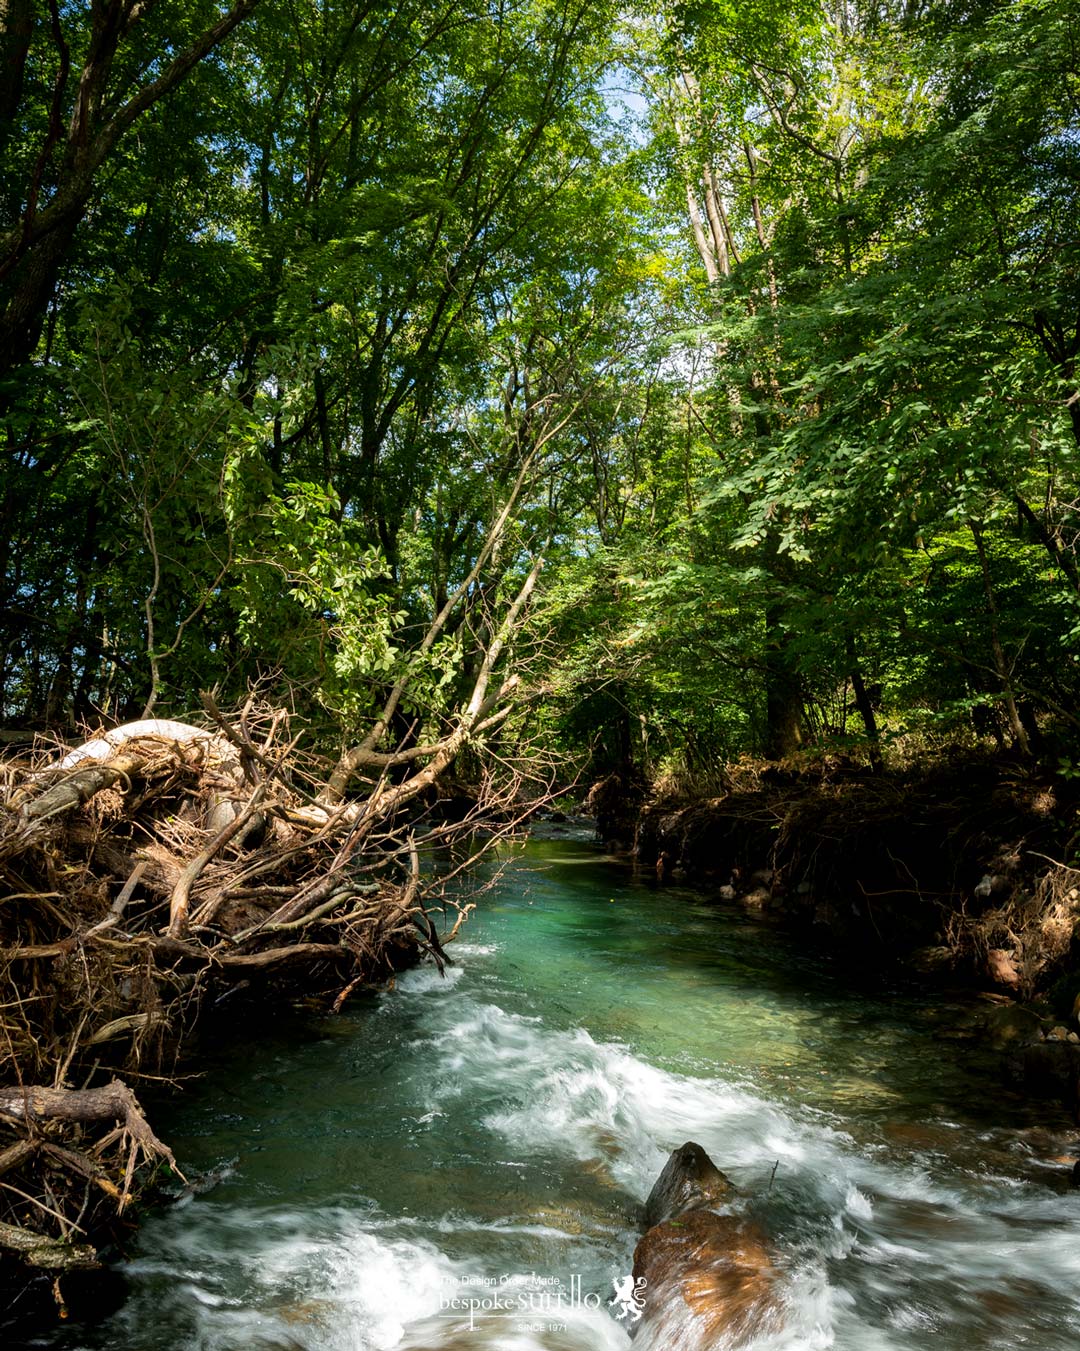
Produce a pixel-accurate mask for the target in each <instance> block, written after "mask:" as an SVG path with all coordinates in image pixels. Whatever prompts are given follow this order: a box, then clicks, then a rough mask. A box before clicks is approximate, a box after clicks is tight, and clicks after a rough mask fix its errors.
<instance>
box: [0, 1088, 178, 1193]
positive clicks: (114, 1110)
mask: <svg viewBox="0 0 1080 1351" xmlns="http://www.w3.org/2000/svg"><path fill="white" fill-rule="evenodd" d="M0 1117H6V1118H8V1120H11V1121H16V1122H18V1123H20V1124H26V1125H36V1124H40V1123H41V1122H45V1121H66V1122H74V1123H78V1124H79V1125H87V1124H90V1123H97V1122H101V1121H115V1122H120V1123H122V1125H123V1128H124V1130H125V1131H126V1132H127V1134H128V1135H129V1136H130V1137H131V1139H132V1140H133V1141H135V1142H136V1143H137V1144H138V1145H140V1146H141V1147H142V1149H143V1150H144V1151H145V1152H146V1154H147V1155H148V1156H157V1157H158V1158H161V1159H164V1160H165V1161H166V1162H167V1163H169V1164H170V1166H171V1167H172V1168H174V1169H175V1168H176V1159H175V1158H174V1157H173V1152H172V1150H171V1149H170V1148H169V1146H168V1145H166V1144H163V1143H162V1141H160V1140H159V1139H158V1138H157V1136H156V1135H155V1134H154V1132H153V1131H152V1130H151V1129H150V1125H149V1123H148V1122H147V1120H146V1117H145V1116H143V1112H142V1108H141V1107H140V1106H139V1102H138V1099H137V1098H136V1097H135V1094H134V1093H133V1092H132V1091H131V1089H130V1088H128V1086H127V1084H124V1083H121V1081H120V1080H119V1079H113V1080H111V1081H110V1082H109V1083H107V1084H104V1085H103V1086H102V1087H101V1088H42V1087H33V1088H29V1087H28V1088H3V1089H0ZM177 1171H179V1170H177Z"/></svg>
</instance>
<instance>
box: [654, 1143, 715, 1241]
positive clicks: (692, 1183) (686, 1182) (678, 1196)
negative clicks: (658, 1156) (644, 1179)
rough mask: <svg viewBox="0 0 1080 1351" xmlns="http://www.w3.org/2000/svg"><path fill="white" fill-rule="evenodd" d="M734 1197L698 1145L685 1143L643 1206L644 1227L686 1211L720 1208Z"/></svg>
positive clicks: (676, 1152) (656, 1182)
mask: <svg viewBox="0 0 1080 1351" xmlns="http://www.w3.org/2000/svg"><path fill="white" fill-rule="evenodd" d="M734 1195H735V1186H734V1184H733V1183H732V1181H731V1179H730V1178H729V1177H726V1176H725V1175H724V1174H723V1173H722V1172H721V1171H720V1169H719V1168H717V1166H716V1164H715V1163H713V1161H712V1159H710V1158H709V1156H708V1154H706V1153H705V1151H704V1150H703V1149H702V1147H701V1146H700V1145H696V1144H694V1142H693V1140H687V1142H686V1144H685V1145H680V1146H679V1148H678V1149H676V1150H673V1151H672V1154H671V1157H670V1158H669V1159H668V1161H667V1163H665V1164H664V1169H663V1172H662V1173H661V1174H660V1176H659V1177H658V1178H657V1179H656V1181H655V1182H654V1183H653V1189H652V1191H651V1192H650V1193H649V1199H648V1200H647V1201H646V1202H645V1225H646V1227H647V1228H650V1229H651V1228H652V1226H653V1225H654V1224H663V1222H664V1221H665V1220H671V1219H674V1218H675V1216H676V1215H681V1214H682V1213H683V1212H684V1211H686V1210H697V1209H700V1208H701V1207H703V1206H716V1205H722V1204H723V1203H724V1202H725V1201H727V1200H729V1199H730V1198H731V1197H733V1196H734Z"/></svg>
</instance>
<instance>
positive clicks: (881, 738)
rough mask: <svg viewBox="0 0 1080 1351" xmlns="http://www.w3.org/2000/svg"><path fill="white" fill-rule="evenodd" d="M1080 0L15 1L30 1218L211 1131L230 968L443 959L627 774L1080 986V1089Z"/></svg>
mask: <svg viewBox="0 0 1080 1351" xmlns="http://www.w3.org/2000/svg"><path fill="white" fill-rule="evenodd" d="M1075 18H1076V15H1075V9H1074V7H1073V6H1071V5H1070V4H1068V3H1066V2H1065V0H1040V2H1039V3H1035V0H993V2H992V3H991V2H990V0H986V2H984V0H955V2H954V0H945V2H944V3H942V2H941V0H934V2H933V3H930V2H929V0H740V2H739V3H734V0H709V2H708V3H704V2H703V3H696V2H694V0H684V2H682V3H680V2H678V0H674V2H673V3H671V4H665V5H663V6H661V7H660V8H659V9H657V7H655V6H644V5H641V6H639V5H634V4H631V5H614V4H610V3H607V2H606V0H599V2H598V0H588V3H586V2H585V0H507V3H500V4H495V5H486V6H477V5H471V4H468V3H461V0H443V2H442V3H440V4H437V5H434V6H432V5H431V4H429V3H424V4H421V3H419V0H389V2H388V3H384V2H383V0H355V2H354V0H311V2H310V3H309V2H308V0H303V2H302V3H299V4H291V5H284V4H280V3H278V2H277V0H237V3H235V4H234V5H233V6H232V7H226V6H224V5H217V4H213V3H210V2H209V0H143V2H142V3H136V2H135V0H88V2H87V3H86V4H83V5H76V6H74V7H71V6H61V5H58V4H55V3H52V2H51V0H50V2H49V3H42V2H41V0H7V2H6V3H5V4H4V5H3V7H2V8H0V72H2V74H0V435H2V437H3V442H4V450H5V455H4V459H3V463H2V466H0V521H2V529H0V671H2V688H3V696H2V698H3V704H2V708H0V720H2V724H3V729H4V730H3V735H4V738H5V742H6V744H7V745H8V747H9V752H10V753H9V755H8V759H7V764H6V767H5V769H4V802H5V812H6V817H5V830H4V836H3V840H2V842H0V871H2V874H3V886H4V895H3V897H2V898H0V945H2V951H0V972H2V974H3V989H4V994H3V997H2V999H0V1048H2V1049H0V1055H2V1057H3V1087H2V1089H0V1255H2V1260H3V1263H4V1265H5V1268H6V1269H13V1270H14V1269H17V1270H18V1271H19V1273H21V1274H25V1264H26V1263H27V1262H29V1263H30V1264H31V1266H32V1267H33V1269H34V1270H36V1271H38V1272H42V1273H45V1278H44V1279H45V1280H46V1283H47V1285H48V1286H49V1288H50V1289H51V1290H52V1292H53V1294H54V1295H55V1298H56V1299H57V1300H58V1301H59V1302H60V1303H61V1304H62V1302H63V1299H64V1284H63V1283H64V1281H65V1280H67V1279H68V1277H67V1275H65V1274H64V1273H66V1272H69V1271H70V1269H71V1268H77V1267H80V1266H86V1265H88V1264H93V1263H94V1262H95V1261H96V1260H97V1257H96V1253H95V1245H96V1244H97V1243H98V1242H99V1241H100V1240H102V1239H103V1238H105V1237H107V1236H108V1234H109V1233H110V1232H112V1231H113V1229H114V1227H115V1221H116V1219H117V1217H118V1216H119V1217H120V1218H121V1219H123V1217H124V1216H126V1214H127V1213H128V1211H129V1210H130V1207H131V1205H132V1203H133V1199H134V1197H135V1196H136V1194H137V1192H138V1190H139V1188H140V1186H141V1185H143V1184H145V1183H146V1181H147V1179H148V1178H149V1176H150V1175H151V1174H152V1173H153V1171H154V1167H155V1166H157V1167H158V1169H159V1173H160V1171H161V1166H162V1165H163V1164H164V1165H166V1166H168V1167H173V1166H174V1165H173V1162H172V1160H171V1157H170V1154H169V1149H168V1145H167V1143H165V1142H162V1141H160V1140H159V1139H158V1138H157V1136H156V1135H155V1134H154V1133H153V1131H152V1129H151V1126H150V1124H148V1121H147V1119H146V1116H145V1115H144V1113H143V1112H142V1110H141V1108H140V1107H139V1104H138V1101H137V1099H136V1097H135V1093H134V1090H135V1089H137V1088H138V1087H139V1086H140V1084H141V1083H142V1082H143V1081H144V1080H147V1081H152V1080H153V1079H154V1078H155V1077H157V1076H160V1075H163V1074H166V1075H167V1074H169V1073H173V1072H175V1070H176V1068H177V1066H178V1064H181V1063H187V1062H184V1061H178V1060H177V1057H178V1056H183V1055H185V1054H186V1055H191V1054H192V1051H191V1046H192V1044H193V1043H192V1033H193V1029H194V1028H195V1026H196V1024H197V1023H199V1022H201V1021H204V1020H205V1018H206V1016H207V1015H208V1014H209V1013H210V1011H211V1010H212V1009H213V1008H215V1007H216V1006H217V1005H218V1004H219V1003H220V1001H221V1000H222V999H224V998H226V996H228V997H229V998H230V999H232V997H233V995H234V994H235V995H236V996H237V997H238V998H249V999H250V998H258V999H263V1000H268V1001H270V1002H271V1003H273V1001H275V1000H280V999H282V998H283V997H288V996H290V995H293V996H295V995H299V994H301V993H307V994H316V993H317V994H318V995H320V996H322V997H323V998H324V999H326V1001H327V1002H328V1003H329V1004H330V1005H331V1006H334V1007H341V1005H342V1004H343V1002H344V1001H345V1000H346V999H348V997H349V996H350V994H351V993H352V992H353V991H357V990H360V989H362V988H364V987H365V986H368V985H371V984H372V983H377V982H379V981H382V980H385V979H388V978H390V976H391V973H392V972H393V970H394V969H395V968H396V967H397V966H399V965H401V964H402V963H405V962H408V961H410V960H415V959H416V957H417V956H418V955H419V953H420V952H421V951H425V950H426V951H428V952H430V953H432V954H433V955H434V956H435V958H436V959H437V960H438V961H440V962H441V961H442V960H443V952H442V945H443V942H444V941H445V940H446V939H447V938H448V937H449V936H450V935H451V934H452V933H453V932H454V930H455V928H456V926H457V924H458V922H459V920H460V917H461V915H462V913H463V912H464V911H465V910H466V909H467V906H468V905H469V904H470V902H469V901H468V899H467V892H466V891H465V890H463V889H462V887H461V885H460V883H459V881H458V878H459V874H460V872H461V870H463V869H464V867H465V865H466V864H467V862H468V860H469V858H470V857H471V856H472V854H473V853H474V852H475V851H476V848H477V846H476V837H475V832H474V831H473V827H474V826H475V825H476V824H477V822H478V821H479V820H480V819H483V821H484V823H485V826H486V829H487V830H488V831H489V832H490V831H491V830H495V831H499V830H507V829H512V828H513V826H514V825H515V823H516V822H517V821H519V820H520V819H521V818H522V817H523V816H524V815H525V814H526V813H527V812H528V811H529V809H530V808H531V807H532V806H534V805H535V804H536V803H537V802H542V801H544V800H546V799H547V798H548V797H549V796H550V794H551V793H553V792H555V791H558V790H560V789H568V788H573V789H574V790H575V791H576V786H577V785H585V784H589V783H593V784H595V785H597V786H596V787H595V789H594V791H593V794H592V799H591V800H592V802H593V805H594V808H595V810H596V812H597V815H598V820H599V824H600V826H601V829H602V830H603V831H604V832H605V833H606V834H608V835H609V836H612V837H615V838H618V837H621V838H624V839H631V838H633V839H636V841H637V846H638V849H639V852H640V855H641V857H642V859H643V861H645V862H647V863H648V865H649V866H650V867H654V866H655V867H656V868H657V869H658V870H659V872H660V873H661V875H668V874H669V873H670V872H671V871H672V870H674V869H676V868H682V869H683V870H684V872H685V873H686V874H687V875H688V876H695V875H701V874H707V875H709V876H710V877H711V878H712V879H713V880H714V881H716V882H717V883H718V884H719V885H721V886H723V887H727V888H730V889H731V893H732V895H736V894H737V895H741V896H742V897H743V898H744V899H746V898H748V897H749V898H751V903H753V904H756V905H759V906H762V905H765V906H772V907H773V908H779V909H780V910H782V911H784V910H786V911H788V912H794V913H795V914H796V916H797V917H802V918H809V919H811V920H814V919H816V920H817V921H819V922H820V923H822V924H824V925H825V926H827V927H828V928H829V929H830V931H831V932H832V933H834V934H837V935H840V936H842V937H843V938H844V940H845V942H850V943H852V944H853V945H854V947H855V950H856V952H857V953H858V954H859V959H860V960H862V958H863V956H864V955H865V954H866V952H867V951H868V950H869V949H874V950H875V951H878V952H880V953H881V955H883V956H885V957H886V958H890V957H892V956H893V955H895V954H896V952H897V951H899V950H903V951H905V952H908V951H917V952H918V953H919V954H920V958H919V960H920V961H921V962H922V963H923V965H924V966H925V965H931V966H934V967H935V968H937V969H942V968H945V969H948V970H950V971H954V970H960V971H962V972H964V973H966V974H967V975H968V976H970V977H971V978H973V979H975V980H977V981H979V982H980V983H981V984H983V985H990V986H991V987H992V988H993V989H994V990H995V991H996V992H997V993H998V995H999V996H1000V997H1005V996H1008V997H1010V998H1012V997H1019V998H1021V999H1023V1000H1025V1001H1031V1000H1033V999H1038V998H1041V997H1044V996H1048V997H1049V998H1050V1000H1051V1003H1050V1005H1048V1006H1047V1011H1046V1012H1045V1013H1043V1012H1036V1013H1034V1014H1032V1015H1031V1017H1032V1018H1033V1019H1034V1022H1033V1023H1032V1029H1033V1031H1032V1037H1033V1038H1034V1039H1035V1040H1037V1039H1038V1036H1039V1035H1041V1032H1040V1028H1041V1026H1042V1020H1043V1019H1045V1022H1046V1026H1047V1027H1049V1028H1050V1029H1051V1030H1054V1029H1055V1028H1056V1027H1057V1026H1058V1025H1060V1026H1061V1027H1063V1028H1065V1029H1066V1030H1065V1032H1064V1033H1063V1034H1062V1035H1063V1036H1064V1037H1065V1038H1066V1040H1065V1041H1063V1042H1062V1047H1063V1049H1062V1050H1061V1053H1060V1055H1058V1052H1057V1051H1054V1053H1053V1054H1054V1055H1055V1056H1057V1057H1058V1059H1057V1061H1055V1063H1054V1066H1053V1071H1054V1075H1056V1076H1057V1080H1058V1081H1060V1085H1061V1086H1062V1089H1063V1091H1064V1092H1065V1093H1066V1094H1068V1093H1072V1094H1073V1095H1074V1096H1075V1092H1076V1083H1077V1076H1076V1064H1075V1061H1074V1059H1073V1058H1072V1057H1073V1052H1072V1050H1071V1049H1065V1048H1071V1046H1072V1045H1073V1044H1074V1043H1071V1042H1069V1041H1068V1040H1067V1037H1068V1033H1069V1032H1070V1031H1072V1030H1073V1028H1072V1025H1071V1024H1070V1023H1069V1021H1068V1020H1069V1018H1070V1017H1071V1016H1072V1000H1073V997H1074V996H1075V994H1076V992H1077V985H1078V981H1077V977H1076V975H1075V972H1076V969H1077V966H1078V965H1080V963H1078V961H1077V955H1078V954H1077V952H1076V944H1074V940H1073V930H1074V927H1075V925H1076V922H1077V919H1078V918H1080V852H1078V849H1077V844H1078V841H1080V820H1078V816H1077V794H1076V787H1075V785H1076V782H1077V779H1078V777H1080V714H1078V713H1077V711H1076V710H1077V703H1078V699H1077V695H1078V692H1080V662H1078V656H1080V557H1078V552H1077V542H1078V540H1080V516H1078V510H1080V386H1078V384H1077V379H1078V373H1077V358H1078V356H1080V253H1078V242H1080V228H1078V227H1080V194H1078V181H1080V136H1078V125H1077V123H1078V110H1080V52H1078V48H1077V44H1076V40H1075ZM107 729H119V731H118V732H117V731H115V730H114V732H113V733H112V740H111V741H109V740H107V739H103V737H102V734H103V732H105V731H106V730H107ZM72 748H76V749H75V750H74V752H73V753H72ZM463 818H464V819H463ZM466 836H468V837H469V842H468V843H466V838H465V837H466ZM487 838H491V836H490V835H488V836H487ZM463 898H464V899H463ZM268 975H271V976H272V977H273V979H267V977H268ZM228 1007H229V1006H228V1005H226V1008H228ZM1040 1044H1043V1043H1040ZM1059 1061H1060V1063H1058V1062H1059ZM141 1165H145V1166H141ZM20 1278H21V1277H20Z"/></svg>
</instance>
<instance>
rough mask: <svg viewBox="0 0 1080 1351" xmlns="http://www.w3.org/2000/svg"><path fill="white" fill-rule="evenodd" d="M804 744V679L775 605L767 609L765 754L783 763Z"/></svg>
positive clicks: (781, 609)
mask: <svg viewBox="0 0 1080 1351" xmlns="http://www.w3.org/2000/svg"><path fill="white" fill-rule="evenodd" d="M802 744H803V709H802V680H801V679H800V676H799V671H798V667H797V665H796V663H795V660H794V657H793V655H792V652H791V634H790V633H789V632H788V630H787V628H786V627H785V626H784V622H783V607H782V606H781V605H780V604H778V603H776V602H773V603H772V604H770V605H769V606H767V608H766V610H765V754H766V756H767V757H768V758H769V759H770V760H782V759H784V757H785V756H788V755H793V754H794V753H795V752H796V751H797V750H798V749H799V748H800V747H801V746H802Z"/></svg>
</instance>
